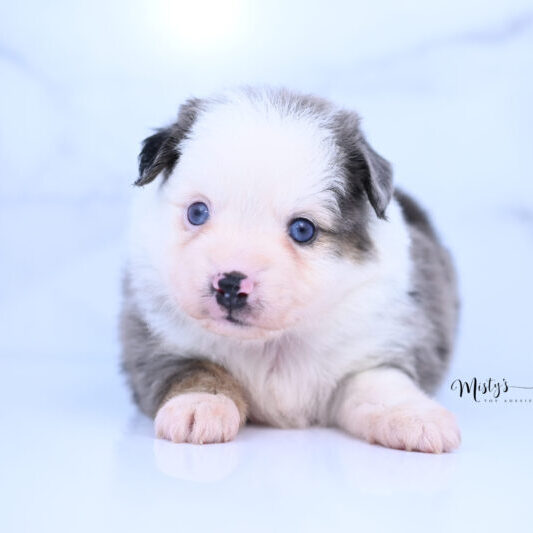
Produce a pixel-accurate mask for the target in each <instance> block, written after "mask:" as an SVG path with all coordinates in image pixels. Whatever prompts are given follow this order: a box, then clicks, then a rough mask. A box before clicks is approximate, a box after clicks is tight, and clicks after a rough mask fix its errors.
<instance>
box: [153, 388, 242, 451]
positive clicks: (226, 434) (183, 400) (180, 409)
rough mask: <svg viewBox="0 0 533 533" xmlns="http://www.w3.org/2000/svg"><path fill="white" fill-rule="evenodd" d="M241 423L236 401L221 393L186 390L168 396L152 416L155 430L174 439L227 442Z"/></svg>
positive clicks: (197, 442)
mask: <svg viewBox="0 0 533 533" xmlns="http://www.w3.org/2000/svg"><path fill="white" fill-rule="evenodd" d="M240 423H241V419H240V415H239V411H238V409H237V406H236V405H235V402H233V400H231V399H230V398H228V397H227V396H225V395H224V394H208V393H203V392H189V393H184V394H178V395H177V396H174V397H173V398H170V399H169V400H167V401H166V402H165V403H164V404H163V405H162V406H161V407H160V409H159V411H158V412H157V415H156V417H155V421H154V425H155V434H156V436H157V437H159V438H163V439H168V440H171V441H173V442H189V443H192V444H207V443H214V442H226V441H229V440H231V439H233V438H234V437H235V435H237V431H238V430H239V426H240Z"/></svg>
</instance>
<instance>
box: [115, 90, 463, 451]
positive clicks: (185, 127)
mask: <svg viewBox="0 0 533 533" xmlns="http://www.w3.org/2000/svg"><path fill="white" fill-rule="evenodd" d="M157 176H161V182H160V184H159V186H157V185H156V184H153V185H151V186H149V187H143V188H142V189H140V190H138V191H136V198H135V199H134V208H133V213H132V238H131V252H130V260H129V264H128V268H127V275H126V279H125V282H124V293H125V298H124V307H123V315H122V339H123V347H124V350H123V365H124V368H125V370H126V372H127V374H128V377H129V380H130V383H131V386H132V388H133V391H134V397H135V399H136V401H137V403H138V404H139V406H140V407H141V409H142V410H143V411H144V412H145V413H147V414H149V415H150V416H155V415H156V414H157V416H156V430H157V432H158V434H160V435H161V436H163V437H166V438H170V439H172V440H176V441H187V440H188V441H192V442H205V441H219V440H227V439H228V438H231V437H232V436H233V435H234V434H235V432H236V431H237V428H238V426H239V424H242V423H244V421H245V420H246V418H247V417H248V418H249V419H251V420H253V421H258V422H263V423H267V424H270V425H274V426H280V427H304V426H307V425H310V424H321V425H339V426H341V427H343V428H344V429H346V430H347V431H349V432H351V433H353V434H355V435H356V436H359V437H363V438H366V439H368V440H370V441H376V442H380V443H382V444H385V445H389V446H394V447H402V448H409V449H411V448H412V449H420V450H424V451H442V450H448V449H452V448H453V447H455V446H456V445H457V444H458V432H457V429H456V427H455V424H454V422H453V419H452V418H451V417H450V415H449V414H448V413H447V412H446V411H444V410H443V409H442V408H440V407H438V406H437V405H436V404H435V403H434V402H433V401H432V400H430V399H429V398H428V397H427V396H426V395H425V394H424V393H423V392H422V390H423V391H426V392H428V393H429V392H432V391H433V390H434V388H435V387H436V385H437V384H438V383H439V381H440V379H441V378H442V376H443V373H444V371H445V369H446V366H447V362H448V359H449V357H450V353H451V348H452V341H453V335H454V329H455V322H456V310H457V305H456V288H455V281H454V273H453V268H452V266H451V263H450V260H449V256H448V254H447V252H446V250H445V249H444V248H443V247H442V246H441V245H440V243H439V241H438V239H437V237H436V235H435V232H434V231H433V229H432V227H431V225H430V223H429V221H428V219H427V217H426V215H425V214H424V212H423V211H422V210H421V209H420V208H419V207H418V206H417V205H416V203H415V202H414V201H413V200H412V199H410V198H409V197H408V196H407V195H405V194H404V193H401V192H399V191H397V192H396V193H395V195H394V197H393V198H392V199H391V195H392V181H391V175H390V168H389V166H388V164H387V163H386V162H385V161H384V160H383V159H382V158H381V157H380V156H378V155H377V154H376V153H375V152H373V150H372V149H371V148H370V147H369V145H368V144H367V143H366V141H365V140H364V138H363V137H362V135H361V133H360V131H359V129H358V120H357V117H356V116H355V115H354V114H353V113H348V112H345V111H342V110H338V109H336V108H334V107H333V106H332V105H331V104H329V103H327V102H325V101H322V100H317V99H312V98H309V97H302V96H299V95H293V94H291V93H286V92H278V91H258V92H253V91H252V92H246V91H244V92H238V93H234V94H231V95H226V96H224V97H222V98H218V99H213V100H210V101H199V100H194V101H191V102H189V103H188V104H187V105H186V106H184V107H183V108H182V111H181V114H180V117H179V119H178V122H177V123H176V124H175V125H173V126H171V127H170V128H167V129H166V130H161V131H160V132H158V133H157V134H156V135H154V136H153V137H151V138H149V139H147V141H145V146H144V150H143V152H142V154H141V177H140V179H139V181H138V184H139V185H145V184H146V183H148V182H150V181H152V180H153V179H155V178H156V177H157ZM198 200H201V201H202V202H203V203H205V204H206V205H208V206H209V211H210V218H209V220H208V221H207V223H206V224H205V225H201V226H200V227H195V226H192V225H190V224H188V223H187V221H184V210H185V209H186V208H187V206H188V205H191V203H194V202H195V201H198ZM300 218H305V219H306V220H307V219H310V220H313V223H314V225H315V226H316V227H317V232H316V236H315V237H314V240H312V241H310V243H309V244H307V243H306V244H304V245H302V244H299V243H295V242H294V241H291V239H290V238H289V236H288V235H287V231H286V228H287V225H288V224H290V222H291V220H295V219H296V220H297V219H300ZM220 272H222V273H227V272H239V273H240V272H243V273H244V274H243V276H244V278H245V279H249V280H250V285H249V287H253V289H251V290H248V289H247V291H248V292H250V294H246V295H245V298H246V305H245V306H244V309H241V308H235V309H233V308H231V307H230V308H229V313H228V311H227V306H223V305H222V303H220V300H219V299H218V298H217V292H218V293H220V292H221V290H220V289H219V288H218V286H217V285H216V283H217V282H208V280H210V279H211V276H213V275H215V274H217V273H220ZM217 275H218V276H220V275H222V274H217ZM224 275H226V274H224ZM215 279H217V280H218V279H219V277H217V278H215ZM212 283H214V287H215V290H213V285H212ZM241 283H244V282H241ZM247 287H248V285H247ZM217 302H219V304H218V305H217ZM202 394H203V395H204V396H202ZM198 395H200V396H198ZM219 400H220V401H219ZM413 424H414V427H412V426H413ZM398 428H400V429H398ZM402 428H403V429H402Z"/></svg>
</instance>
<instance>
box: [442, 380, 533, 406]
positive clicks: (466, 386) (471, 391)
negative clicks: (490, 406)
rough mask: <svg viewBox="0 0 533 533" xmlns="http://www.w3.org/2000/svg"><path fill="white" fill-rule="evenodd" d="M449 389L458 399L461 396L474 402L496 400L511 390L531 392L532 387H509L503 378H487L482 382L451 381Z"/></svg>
mask: <svg viewBox="0 0 533 533" xmlns="http://www.w3.org/2000/svg"><path fill="white" fill-rule="evenodd" d="M450 388H451V390H453V391H456V392H457V393H458V394H459V398H462V397H463V396H469V397H471V398H472V399H473V400H474V401H475V402H481V401H487V398H490V400H489V401H494V400H498V398H500V397H503V396H504V395H506V394H507V393H508V392H509V391H510V390H511V389H529V390H533V387H519V386H518V385H509V383H508V382H507V380H506V379H505V378H504V379H502V380H497V379H494V378H489V379H486V380H484V381H481V380H478V378H472V379H471V380H470V381H468V380H463V379H455V380H454V381H452V384H451V387H450ZM505 401H507V400H505ZM510 401H515V402H516V401H520V402H523V401H524V400H523V399H520V400H516V399H515V400H510ZM526 401H529V402H531V399H529V400H527V399H526Z"/></svg>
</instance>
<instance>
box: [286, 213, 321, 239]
mask: <svg viewBox="0 0 533 533" xmlns="http://www.w3.org/2000/svg"><path fill="white" fill-rule="evenodd" d="M315 233H316V229H315V225H314V224H313V223H312V222H311V221H310V220H307V219H306V218H295V219H294V220H293V221H292V222H291V223H290V224H289V235H290V236H291V237H292V238H293V239H294V240H295V241H296V242H299V243H306V242H309V241H310V240H311V239H312V238H313V237H314V236H315Z"/></svg>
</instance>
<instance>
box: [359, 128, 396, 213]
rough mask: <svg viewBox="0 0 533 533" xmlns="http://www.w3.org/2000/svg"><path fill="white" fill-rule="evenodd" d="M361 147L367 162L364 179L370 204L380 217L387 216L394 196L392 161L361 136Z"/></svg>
mask: <svg viewBox="0 0 533 533" xmlns="http://www.w3.org/2000/svg"><path fill="white" fill-rule="evenodd" d="M359 149H360V150H361V153H362V154H363V157H364V160H365V162H366V167H367V170H366V175H365V178H364V179H363V185H364V187H365V191H366V194H367V195H368V199H369V200H370V204H371V205H372V207H373V208H374V211H375V212H376V215H377V216H378V217H379V218H385V209H386V208H387V206H388V205H389V202H390V199H391V196H392V168H391V165H390V163H389V162H388V161H387V160H386V159H384V158H383V157H381V156H380V155H379V154H378V153H376V152H375V151H374V150H373V148H372V147H371V146H370V145H369V144H368V142H367V140H366V139H365V138H364V137H363V136H361V138H360V139H359Z"/></svg>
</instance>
